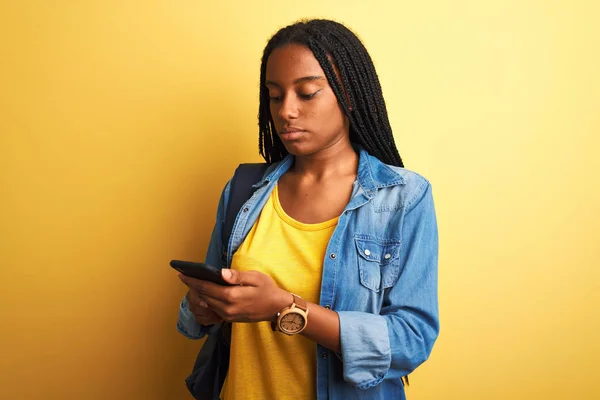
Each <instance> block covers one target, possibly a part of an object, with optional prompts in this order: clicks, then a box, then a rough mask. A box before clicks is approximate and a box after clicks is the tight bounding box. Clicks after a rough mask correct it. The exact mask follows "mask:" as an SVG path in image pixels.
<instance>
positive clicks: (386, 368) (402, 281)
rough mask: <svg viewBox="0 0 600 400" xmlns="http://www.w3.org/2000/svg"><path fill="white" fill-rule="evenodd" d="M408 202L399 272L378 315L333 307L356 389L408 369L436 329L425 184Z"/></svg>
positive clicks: (433, 245) (431, 215)
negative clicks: (413, 199) (337, 310)
mask: <svg viewBox="0 0 600 400" xmlns="http://www.w3.org/2000/svg"><path fill="white" fill-rule="evenodd" d="M413 204H414V206H412V207H411V208H410V209H408V210H407V212H406V214H405V216H404V222H403V226H402V240H403V243H404V244H405V245H406V246H405V247H404V248H403V251H402V252H401V259H400V262H401V275H400V277H399V278H398V282H397V283H396V285H395V286H394V287H392V288H391V289H389V291H388V292H387V293H386V295H385V297H384V303H383V307H382V309H381V312H380V314H379V315H376V314H369V313H363V312H353V311H341V312H339V318H340V334H341V343H342V361H343V365H344V379H345V380H346V381H347V382H350V383H352V384H353V385H355V386H357V387H359V388H361V389H368V388H370V387H373V386H375V385H377V384H378V383H380V382H381V381H382V380H383V379H388V378H389V379H391V378H399V377H401V376H404V375H407V374H409V373H410V372H412V371H413V370H414V369H415V368H417V367H418V366H419V365H420V364H421V363H423V362H424V361H425V360H426V359H427V358H428V357H429V354H430V353H431V350H432V348H433V344H434V342H435V340H436V338H437V336H438V333H439V320H438V301H437V261H438V235H437V223H436V218H435V211H434V205H433V197H432V195H431V186H430V185H429V184H427V186H426V187H425V189H424V190H423V193H422V194H421V195H420V198H419V199H417V200H416V201H415V202H414V203H413ZM382 332H387V335H383V334H382Z"/></svg>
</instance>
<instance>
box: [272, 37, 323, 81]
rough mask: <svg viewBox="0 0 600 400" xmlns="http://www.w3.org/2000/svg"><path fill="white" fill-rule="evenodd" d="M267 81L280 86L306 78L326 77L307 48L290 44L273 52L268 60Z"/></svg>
mask: <svg viewBox="0 0 600 400" xmlns="http://www.w3.org/2000/svg"><path fill="white" fill-rule="evenodd" d="M266 75H267V77H266V78H267V80H270V81H274V82H277V83H280V84H286V83H290V82H293V81H294V80H295V79H298V78H302V77H305V76H325V73H324V72H323V69H322V68H321V65H319V62H318V61H317V59H316V58H315V56H314V55H313V53H312V51H310V49H309V48H308V47H306V46H302V45H299V44H289V45H286V46H284V47H280V48H277V49H275V50H273V52H272V53H271V55H270V56H269V59H268V60H267V71H266Z"/></svg>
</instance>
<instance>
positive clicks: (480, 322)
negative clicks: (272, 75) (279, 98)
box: [0, 0, 600, 400]
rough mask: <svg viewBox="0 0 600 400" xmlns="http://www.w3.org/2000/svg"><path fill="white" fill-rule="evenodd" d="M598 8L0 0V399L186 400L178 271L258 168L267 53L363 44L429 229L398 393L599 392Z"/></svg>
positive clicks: (188, 344)
mask: <svg viewBox="0 0 600 400" xmlns="http://www.w3.org/2000/svg"><path fill="white" fill-rule="evenodd" d="M597 4H598V3H597V2H594V1H588V2H584V1H567V0H564V1H523V0H511V1H495V2H489V1H475V0H473V1H467V0H456V1H444V0H432V1H425V2H415V1H401V2H397V1H389V2H388V1H386V2H376V1H374V2H370V3H367V2H364V1H348V0H339V1H325V2H324V1H316V0H310V1H304V2H279V1H271V0H270V1H262V2H245V1H238V2H231V1H220V2H213V1H210V2H208V1H169V2H167V1H99V0H95V1H92V0H90V1H67V0H54V1H13V2H9V1H4V2H2V3H0V44H1V46H0V51H1V52H0V91H1V93H0V190H1V192H0V194H1V196H0V217H1V220H0V222H1V224H0V255H1V266H0V285H1V287H0V307H1V308H0V310H1V314H0V324H1V327H0V398H2V399H9V400H12V399H19V400H20V399H33V398H35V399H92V400H95V399H146V400H151V399H156V400H158V399H160V400H163V399H185V398H189V397H188V396H187V394H186V390H185V387H184V385H183V379H184V377H185V376H186V375H187V373H188V372H189V370H190V368H191V365H192V362H193V358H194V357H195V355H196V352H197V349H198V347H199V343H198V342H192V341H188V340H186V339H184V338H183V337H182V336H180V335H178V334H177V333H176V330H175V322H176V317H177V306H178V303H179V300H180V297H181V296H182V295H183V293H184V288H183V286H182V285H181V284H180V283H179V281H178V280H177V278H176V276H175V274H174V273H173V271H171V270H170V268H169V267H168V261H169V260H170V259H172V258H183V259H202V258H203V257H204V251H205V248H206V245H207V241H208V237H209V234H210V230H211V228H212V224H213V220H214V210H215V206H216V203H217V201H218V196H219V193H220V190H221V187H222V185H223V184H224V183H225V181H226V180H227V179H228V178H229V176H230V174H231V173H232V172H233V169H234V168H235V166H236V165H237V164H238V163H240V162H248V161H258V160H259V157H258V155H257V138H256V136H257V124H256V122H257V121H256V114H257V107H258V105H257V99H258V72H259V61H260V56H261V51H262V48H263V46H264V45H265V43H266V40H267V38H268V37H269V35H270V34H272V33H274V32H275V31H276V30H277V29H278V28H279V27H281V26H283V25H286V24H288V23H291V22H293V21H294V20H296V19H298V18H301V17H311V16H321V17H329V18H336V19H338V20H339V21H342V22H345V23H347V24H348V25H349V26H350V27H351V28H353V29H355V30H356V31H357V32H358V33H359V35H360V36H361V37H362V39H363V40H364V42H365V44H366V46H367V48H368V49H369V50H370V52H371V55H372V57H373V58H374V60H375V63H376V66H377V68H378V71H379V75H380V79H381V81H382V85H383V89H384V94H385V96H386V100H387V104H388V110H389V113H390V118H391V122H392V126H393V128H394V132H395V136H396V139H397V143H398V146H399V148H400V151H401V154H402V156H403V158H404V160H405V163H406V165H407V167H408V168H410V169H413V170H416V171H418V172H420V173H421V174H423V175H425V176H426V177H427V178H429V179H430V180H431V182H432V184H433V187H434V196H435V200H436V207H437V211H438V218H439V228H440V311H441V324H442V329H441V336H440V338H439V341H438V342H437V344H436V346H435V348H434V351H433V354H432V356H431V359H430V360H429V361H428V362H427V363H426V364H425V365H423V366H422V367H421V368H420V369H418V370H417V371H416V372H415V373H414V374H412V375H411V386H410V388H409V389H408V395H409V399H410V400H425V399H428V400H430V399H457V400H459V399H461V400H462V399H469V400H471V399H473V400H478V399H486V400H487V399H491V400H494V399H498V400H499V399H577V400H579V399H598V398H600V368H599V363H600V340H599V339H600V334H599V333H598V331H599V329H600V283H599V282H600V246H599V245H598V238H599V237H600V217H599V215H600V213H599V212H598V209H597V207H598V205H599V204H600V179H599V178H598V173H599V172H600V162H599V161H598V153H599V150H600V149H599V145H600V140H599V139H598V135H599V133H600V132H599V128H600V116H599V115H600V79H599V74H598V71H600V59H599V51H600V27H599V26H598V24H597V22H598V19H599V18H600V13H599V7H598V5H597Z"/></svg>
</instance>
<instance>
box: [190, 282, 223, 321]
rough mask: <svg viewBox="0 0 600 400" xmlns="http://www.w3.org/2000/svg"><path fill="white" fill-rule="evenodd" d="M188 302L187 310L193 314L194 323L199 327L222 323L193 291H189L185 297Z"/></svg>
mask: <svg viewBox="0 0 600 400" xmlns="http://www.w3.org/2000/svg"><path fill="white" fill-rule="evenodd" d="M185 297H186V298H187V301H188V308H189V309H190V311H191V312H192V314H194V318H195V319H196V322H198V323H199V324H200V325H212V324H216V323H218V322H221V321H223V319H222V318H221V317H219V315H218V314H217V313H216V312H215V311H214V310H213V309H212V308H210V307H209V306H208V304H206V302H205V301H204V300H202V299H201V298H200V296H198V293H196V292H195V291H193V290H189V291H188V292H187V294H186V295H185Z"/></svg>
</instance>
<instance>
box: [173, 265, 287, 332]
mask: <svg viewBox="0 0 600 400" xmlns="http://www.w3.org/2000/svg"><path fill="white" fill-rule="evenodd" d="M221 275H222V276H223V279H224V280H225V281H226V282H228V283H231V284H233V285H235V286H221V285H217V284H215V283H212V282H207V281H202V280H199V279H195V278H190V277H189V276H185V275H180V276H179V278H180V279H181V281H182V282H183V283H185V284H186V285H187V286H188V287H189V288H190V292H191V293H194V294H197V295H198V297H199V298H200V299H201V300H203V301H204V302H205V303H206V304H207V305H208V307H210V309H213V310H214V311H215V312H216V314H218V315H219V316H220V317H221V318H222V319H223V320H225V321H227V322H258V321H272V320H273V319H274V318H275V317H276V315H277V313H278V312H279V311H281V310H282V309H283V308H285V307H287V306H289V305H290V304H292V301H293V297H292V295H291V294H290V293H289V292H286V291H285V290H283V289H280V288H278V287H277V285H275V282H274V281H273V279H272V278H271V277H270V276H268V275H266V274H263V273H261V272H258V271H248V272H240V271H236V270H232V269H228V268H224V269H223V270H222V271H221Z"/></svg>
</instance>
